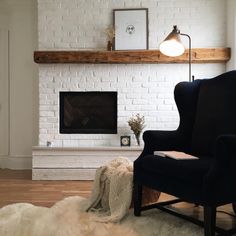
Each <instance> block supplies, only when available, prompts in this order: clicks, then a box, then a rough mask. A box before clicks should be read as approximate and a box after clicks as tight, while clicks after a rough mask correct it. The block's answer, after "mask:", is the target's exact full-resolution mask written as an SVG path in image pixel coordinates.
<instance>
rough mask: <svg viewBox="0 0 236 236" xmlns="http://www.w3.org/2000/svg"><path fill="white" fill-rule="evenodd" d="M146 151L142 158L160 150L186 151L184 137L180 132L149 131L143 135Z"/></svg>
mask: <svg viewBox="0 0 236 236" xmlns="http://www.w3.org/2000/svg"><path fill="white" fill-rule="evenodd" d="M143 140H144V150H143V152H142V154H141V156H144V155H148V154H153V152H154V151H158V150H181V151H186V147H185V146H184V145H185V143H186V142H184V138H183V135H181V134H180V132H179V131H178V130H174V131H161V130H147V131H145V132H144V134H143Z"/></svg>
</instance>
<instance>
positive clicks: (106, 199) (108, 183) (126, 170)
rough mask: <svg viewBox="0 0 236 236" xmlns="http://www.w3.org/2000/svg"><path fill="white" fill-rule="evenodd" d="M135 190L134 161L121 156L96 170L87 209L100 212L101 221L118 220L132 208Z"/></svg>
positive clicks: (99, 219)
mask: <svg viewBox="0 0 236 236" xmlns="http://www.w3.org/2000/svg"><path fill="white" fill-rule="evenodd" d="M132 190H133V163H132V162H131V161H130V160H128V159H127V158H123V157H119V158H117V159H115V160H112V161H111V162H109V163H107V164H106V165H104V166H102V167H100V168H99V169H97V171H96V175H95V180H94V186H93V190H92V195H91V197H90V203H89V207H88V208H87V211H95V212H98V213H99V214H98V215H99V218H98V221H100V222H118V221H120V220H121V219H122V218H123V217H124V216H125V215H126V214H127V213H128V210H129V208H130V204H131V200H132Z"/></svg>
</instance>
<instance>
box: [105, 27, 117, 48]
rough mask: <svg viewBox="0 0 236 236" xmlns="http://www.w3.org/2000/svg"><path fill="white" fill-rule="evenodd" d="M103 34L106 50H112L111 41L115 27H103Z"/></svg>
mask: <svg viewBox="0 0 236 236" xmlns="http://www.w3.org/2000/svg"><path fill="white" fill-rule="evenodd" d="M105 34H106V36H107V50H108V51H112V48H113V41H114V37H115V28H114V26H112V25H110V26H108V27H107V28H106V29H105Z"/></svg>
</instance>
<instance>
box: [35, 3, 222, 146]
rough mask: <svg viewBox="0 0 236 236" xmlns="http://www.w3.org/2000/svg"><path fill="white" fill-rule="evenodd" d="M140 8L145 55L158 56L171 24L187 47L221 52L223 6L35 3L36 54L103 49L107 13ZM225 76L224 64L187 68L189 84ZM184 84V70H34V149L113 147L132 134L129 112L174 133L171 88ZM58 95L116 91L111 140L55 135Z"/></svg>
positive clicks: (108, 20) (97, 136)
mask: <svg viewBox="0 0 236 236" xmlns="http://www.w3.org/2000/svg"><path fill="white" fill-rule="evenodd" d="M140 7H145V8H148V9H149V48H150V49H157V48H158V45H159V44H160V42H161V41H162V40H163V39H164V38H165V37H166V35H167V34H168V33H169V32H170V31H171V30H172V27H173V25H175V24H177V25H178V27H179V29H180V30H181V32H183V33H188V34H189V35H191V37H192V46H193V47H218V46H219V47H221V46H225V45H226V39H225V35H226V32H225V30H226V13H225V1H222V0H155V1H154V0H126V1H122V0H119V1H115V0H97V1H93V0H86V1H85V0H38V33H39V50H52V49H53V50H63V49H65V50H72V49H73V50H82V49H103V50H105V48H106V35H105V34H104V33H103V32H104V29H105V28H106V27H107V26H108V25H110V24H112V10H113V9H116V8H140ZM183 42H184V43H185V44H186V45H188V43H187V41H186V40H185V39H184V38H183ZM224 71H225V65H224V64H198V65H197V64H194V65H193V66H192V74H194V75H195V78H208V77H212V76H215V75H217V74H220V73H222V72H224ZM183 80H188V65H187V64H155V65H79V64H78V65H63V64H60V65H40V66H39V96H40V99H39V102H40V104H39V110H40V118H39V145H45V144H46V142H47V141H48V140H50V141H52V142H53V144H54V145H55V146H100V145H119V137H120V135H124V134H128V135H131V134H132V132H131V131H130V128H129V126H128V125H127V120H128V119H129V117H131V116H132V115H134V114H136V113H140V114H141V115H144V116H145V120H146V129H175V128H176V127H177V126H178V119H179V118H178V112H177V110H176V106H175V103H174V100H173V89H174V86H175V85H176V84H177V83H178V82H179V81H183ZM59 91H118V134H115V135H114V134H113V135H111V134H59V109H58V100H59V96H58V95H59ZM134 143H135V142H134V139H133V144H134Z"/></svg>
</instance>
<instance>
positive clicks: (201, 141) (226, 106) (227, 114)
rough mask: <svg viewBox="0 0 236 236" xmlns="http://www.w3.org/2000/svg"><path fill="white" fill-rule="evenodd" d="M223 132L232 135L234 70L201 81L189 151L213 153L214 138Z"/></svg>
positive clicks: (234, 131) (235, 123)
mask: <svg viewBox="0 0 236 236" xmlns="http://www.w3.org/2000/svg"><path fill="white" fill-rule="evenodd" d="M223 134H236V71H230V72H226V73H224V74H222V75H220V76H217V77H215V78H213V79H205V80H201V82H200V87H199V94H198V101H197V107H196V116H195V121H194V125H193V133H192V144H191V149H192V152H193V153H194V154H198V155H203V156H205V155H207V156H213V154H214V150H215V146H214V145H215V142H216V139H217V138H218V137H219V136H220V135H223Z"/></svg>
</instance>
